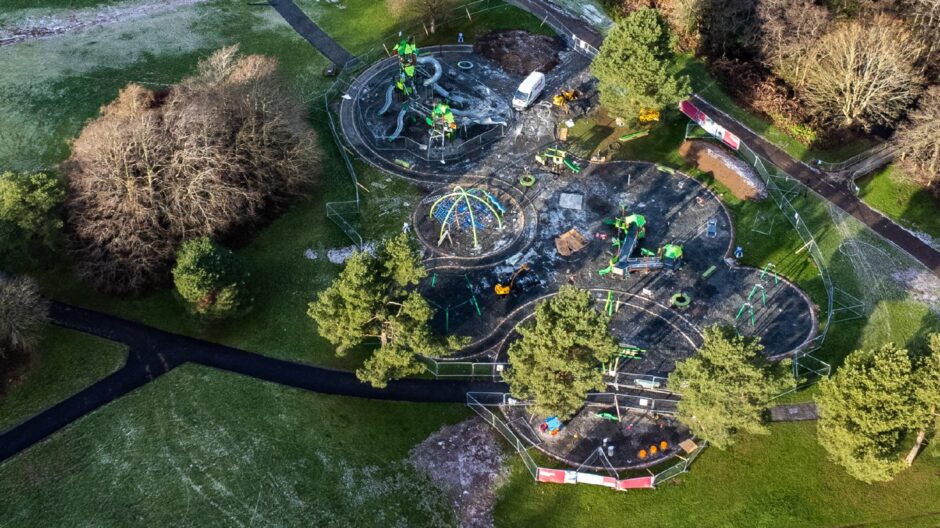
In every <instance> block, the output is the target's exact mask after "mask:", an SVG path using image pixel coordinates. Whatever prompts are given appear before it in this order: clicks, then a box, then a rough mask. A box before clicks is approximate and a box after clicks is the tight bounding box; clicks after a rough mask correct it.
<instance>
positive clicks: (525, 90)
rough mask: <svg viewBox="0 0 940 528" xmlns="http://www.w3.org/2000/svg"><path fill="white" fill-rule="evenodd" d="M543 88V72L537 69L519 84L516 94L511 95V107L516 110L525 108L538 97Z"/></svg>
mask: <svg viewBox="0 0 940 528" xmlns="http://www.w3.org/2000/svg"><path fill="white" fill-rule="evenodd" d="M544 88H545V74H544V73H542V72H537V71H535V72H532V73H530V74H529V76H528V77H526V78H525V80H524V81H522V84H520V85H519V89H518V90H516V94H515V95H514V96H512V107H513V108H515V109H516V110H525V109H526V108H528V107H529V106H530V105H532V103H534V102H535V100H536V99H538V98H539V94H541V93H542V89H544Z"/></svg>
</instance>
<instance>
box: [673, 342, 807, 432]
mask: <svg viewBox="0 0 940 528" xmlns="http://www.w3.org/2000/svg"><path fill="white" fill-rule="evenodd" d="M761 350H763V347H762V346H761V345H760V343H759V342H758V341H757V340H756V339H747V338H744V337H742V336H738V335H734V334H733V333H732V332H731V330H730V329H725V328H720V327H717V326H712V327H709V328H706V329H705V339H704V344H703V345H702V348H700V349H699V350H698V352H697V353H696V354H695V355H694V356H692V357H690V358H688V359H686V360H685V361H682V362H679V363H677V364H676V369H675V370H674V371H673V372H672V373H671V374H669V388H670V390H673V391H675V392H678V393H681V394H682V400H681V401H680V402H679V404H678V412H677V417H678V418H679V420H680V421H681V422H682V423H684V424H686V425H687V426H688V427H689V429H691V430H692V432H693V433H695V435H696V436H698V437H700V438H704V439H705V440H708V441H709V442H710V443H711V444H712V445H714V446H715V447H718V448H719V449H724V448H726V447H728V446H730V445H732V444H733V443H734V436H735V434H736V433H750V434H767V432H768V430H767V427H766V426H765V425H764V423H763V413H764V412H765V411H766V410H767V407H768V405H769V401H770V399H771V398H772V397H773V396H774V395H776V394H778V393H779V392H780V391H782V390H783V389H784V388H786V386H787V385H788V384H789V383H790V382H789V381H788V379H787V378H788V376H787V373H786V368H785V367H786V363H784V364H780V365H772V364H771V363H769V362H768V361H767V360H766V359H765V358H764V356H763V355H762V354H761Z"/></svg>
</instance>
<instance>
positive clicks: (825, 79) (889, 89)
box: [796, 15, 923, 127]
mask: <svg viewBox="0 0 940 528" xmlns="http://www.w3.org/2000/svg"><path fill="white" fill-rule="evenodd" d="M922 50H923V46H922V45H921V43H920V40H919V39H917V38H916V37H914V35H913V34H912V33H911V32H910V31H908V30H907V29H906V28H905V26H904V24H903V23H901V22H900V21H898V20H897V19H894V18H891V17H889V16H885V15H879V16H877V17H875V18H873V19H872V20H870V21H868V22H865V23H863V22H860V21H851V22H847V23H844V24H842V25H839V26H837V27H835V28H834V29H833V30H832V31H830V32H829V33H827V34H826V35H825V36H823V37H822V38H821V39H819V41H818V42H817V43H816V45H815V46H814V47H813V48H812V49H811V50H809V56H808V57H807V58H806V62H805V67H804V68H805V69H804V74H803V75H802V77H801V81H802V82H800V83H798V84H796V88H797V90H798V91H799V93H800V95H801V96H802V98H803V99H804V100H805V101H806V102H807V103H809V105H810V106H811V107H812V108H813V109H815V110H816V111H817V112H819V114H820V116H821V117H822V118H823V119H826V120H829V121H830V122H832V123H835V124H838V125H841V126H852V125H861V126H865V127H869V126H871V125H874V124H879V123H882V124H891V123H892V122H894V120H896V119H897V118H898V116H900V115H901V114H902V113H903V112H904V111H905V110H906V109H907V108H908V107H909V106H910V105H911V103H912V102H913V101H914V100H915V99H916V98H917V96H918V94H919V93H920V91H921V89H922V84H923V78H922V77H921V75H920V72H919V71H918V68H917V67H916V64H917V61H918V59H919V58H920V56H921V52H922Z"/></svg>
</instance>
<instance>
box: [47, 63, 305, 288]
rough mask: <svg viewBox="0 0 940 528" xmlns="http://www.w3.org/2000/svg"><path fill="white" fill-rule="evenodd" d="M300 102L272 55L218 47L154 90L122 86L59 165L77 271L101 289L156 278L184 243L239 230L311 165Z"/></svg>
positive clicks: (293, 187)
mask: <svg viewBox="0 0 940 528" xmlns="http://www.w3.org/2000/svg"><path fill="white" fill-rule="evenodd" d="M304 115H305V112H304V107H303V105H302V104H301V103H300V102H299V101H297V100H296V99H295V98H294V97H293V96H292V95H291V94H290V93H288V92H287V90H286V89H285V88H284V86H283V85H282V83H281V81H280V80H279V78H278V77H277V62H276V61H275V60H274V59H272V58H268V57H262V56H257V55H251V56H245V57H239V56H238V55H237V48H235V47H230V48H224V49H222V50H219V51H218V52H216V53H215V54H213V55H212V56H211V57H209V58H208V59H206V60H204V61H202V62H201V63H200V64H199V67H198V72H197V74H196V75H195V76H193V77H191V78H189V79H186V80H184V81H183V82H181V83H180V84H178V85H175V86H172V87H171V88H170V89H168V90H166V91H163V92H152V91H149V90H147V89H145V88H143V87H141V86H138V85H130V86H128V87H126V88H125V89H124V90H122V91H121V93H120V95H119V96H118V98H117V99H116V100H115V101H114V102H112V103H111V104H110V105H108V106H106V107H104V108H103V109H102V115H101V117H99V118H98V119H96V120H95V121H92V122H91V123H89V125H88V126H86V127H85V129H84V130H83V131H82V133H81V135H80V136H79V137H78V139H77V140H75V142H74V145H73V149H72V156H71V158H70V159H69V160H68V162H66V164H65V165H64V168H65V171H66V173H67V174H68V177H69V199H68V203H67V207H68V220H69V228H70V230H71V234H72V238H73V241H74V243H75V248H76V253H77V256H78V260H79V271H80V273H81V274H82V276H83V277H84V278H86V279H87V280H88V281H89V282H90V283H91V284H93V285H94V286H96V287H97V288H99V289H101V290H105V291H112V292H120V293H128V292H139V291H141V290H143V289H145V288H147V287H149V286H152V285H153V284H154V283H156V282H159V281H162V280H166V279H168V273H169V266H170V264H171V263H172V259H173V255H174V251H175V248H176V246H177V245H178V244H179V243H180V242H181V241H182V240H183V239H184V238H195V237H199V236H209V237H218V236H224V235H227V234H231V233H233V232H234V231H236V230H238V229H241V228H245V227H250V226H251V225H252V223H253V222H257V221H258V220H259V218H260V217H261V215H262V213H263V212H264V211H266V210H268V209H270V208H272V207H277V206H279V205H280V204H282V203H283V202H284V201H285V200H287V199H288V198H290V197H291V196H294V195H296V194H297V193H299V192H301V191H303V190H304V189H305V188H306V187H307V186H308V185H309V184H311V183H312V182H313V180H314V178H315V174H316V171H317V169H318V150H317V145H316V137H315V135H314V133H313V131H312V130H311V129H310V127H309V125H308V124H307V123H306V122H305V120H304Z"/></svg>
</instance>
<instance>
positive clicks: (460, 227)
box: [412, 180, 531, 259]
mask: <svg viewBox="0 0 940 528" xmlns="http://www.w3.org/2000/svg"><path fill="white" fill-rule="evenodd" d="M521 198H522V196H521V194H520V193H519V191H518V190H516V189H513V188H511V187H509V186H508V185H506V184H505V183H503V182H500V181H498V180H496V181H492V180H491V181H490V182H486V183H482V182H478V181H465V182H458V183H457V184H455V185H453V186H450V185H446V186H442V187H439V188H438V189H436V190H435V191H434V192H432V193H430V194H428V195H427V196H425V197H424V199H422V200H421V202H420V203H419V205H418V207H417V208H416V209H415V211H414V215H413V217H412V225H413V226H414V230H415V234H416V235H417V237H418V239H419V240H420V242H421V244H422V245H423V246H424V247H426V248H427V249H428V251H429V252H431V253H432V254H433V255H439V256H442V257H458V258H464V259H479V258H482V257H487V256H494V255H498V254H502V253H505V252H506V251H508V250H511V248H512V247H513V246H515V245H518V244H519V242H520V238H521V237H522V236H523V234H524V230H525V228H526V212H525V210H524V208H525V205H524V201H523V202H521V201H520V199H521ZM530 216H531V215H530Z"/></svg>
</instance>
